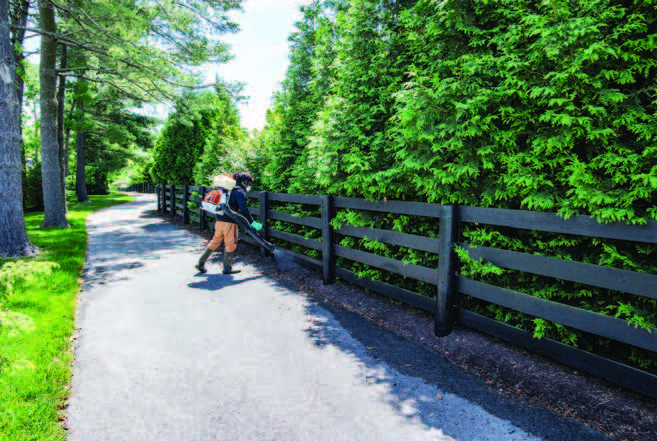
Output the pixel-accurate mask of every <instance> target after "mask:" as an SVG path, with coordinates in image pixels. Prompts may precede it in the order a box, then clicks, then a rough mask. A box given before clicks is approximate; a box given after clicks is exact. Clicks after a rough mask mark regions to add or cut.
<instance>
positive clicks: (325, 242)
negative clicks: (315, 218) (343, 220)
mask: <svg viewBox="0 0 657 441" xmlns="http://www.w3.org/2000/svg"><path fill="white" fill-rule="evenodd" d="M321 200H322V270H323V274H322V281H323V282H324V285H330V284H332V283H334V282H335V254H334V252H333V227H332V226H331V220H332V219H333V197H332V196H330V195H324V196H322V197H321Z"/></svg>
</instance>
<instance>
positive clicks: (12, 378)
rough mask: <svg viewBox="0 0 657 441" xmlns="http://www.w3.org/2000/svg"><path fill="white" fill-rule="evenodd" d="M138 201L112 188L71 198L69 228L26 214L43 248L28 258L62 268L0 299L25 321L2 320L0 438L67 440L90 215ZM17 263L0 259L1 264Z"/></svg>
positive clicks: (34, 239) (32, 236)
mask: <svg viewBox="0 0 657 441" xmlns="http://www.w3.org/2000/svg"><path fill="white" fill-rule="evenodd" d="M132 199H133V198H132V197H129V196H125V195H120V194H118V193H112V194H110V195H108V196H91V202H89V203H84V204H80V203H74V204H71V205H70V206H69V214H68V216H67V218H68V222H69V225H70V226H71V227H70V228H66V229H62V228H47V229H41V228H39V225H40V224H41V221H42V220H43V213H29V214H27V215H26V216H25V222H26V227H27V233H28V236H29V238H30V241H31V242H32V243H33V244H34V245H36V246H37V247H38V248H39V251H40V253H39V255H38V257H35V258H32V259H22V260H30V261H35V262H55V263H57V264H58V265H59V268H56V269H54V270H53V271H52V273H51V274H50V275H46V276H40V277H35V278H34V279H33V280H25V281H22V282H19V283H17V285H16V286H15V290H14V292H13V294H12V295H10V296H8V297H7V298H6V301H5V302H4V305H3V304H2V303H0V308H2V311H0V313H4V316H5V317H7V313H9V314H12V316H13V317H18V318H19V319H20V322H19V323H18V325H19V326H11V325H8V321H7V320H5V321H3V322H2V326H0V440H11V441H20V440H39V441H45V440H48V441H49V440H64V439H65V438H66V436H67V434H66V431H65V430H64V428H63V427H62V425H61V423H62V419H63V418H64V416H65V411H64V407H65V406H66V402H67V398H68V396H69V385H70V380H71V363H72V360H73V353H72V341H71V336H72V333H73V329H74V317H75V310H76V300H77V295H78V292H79V290H80V279H81V274H82V268H83V266H84V261H85V257H86V250H87V231H86V229H85V220H86V218H87V216H88V215H89V214H90V213H92V212H94V211H96V210H99V209H101V208H105V207H109V206H111V205H116V204H122V203H125V202H129V201H131V200H132ZM15 261H16V259H0V267H2V266H3V265H4V264H5V263H8V262H15ZM0 289H4V287H3V288H0ZM0 294H1V292H0ZM5 294H6V292H5ZM1 301H2V296H0V302H1Z"/></svg>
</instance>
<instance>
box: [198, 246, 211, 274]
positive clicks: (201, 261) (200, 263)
mask: <svg viewBox="0 0 657 441" xmlns="http://www.w3.org/2000/svg"><path fill="white" fill-rule="evenodd" d="M210 254H212V250H211V249H210V248H206V249H205V252H204V253H203V255H202V256H201V258H200V259H199V260H198V263H197V264H196V266H194V268H196V269H197V270H199V272H201V273H203V274H205V273H207V272H208V270H207V269H206V268H205V262H207V261H208V259H209V258H210Z"/></svg>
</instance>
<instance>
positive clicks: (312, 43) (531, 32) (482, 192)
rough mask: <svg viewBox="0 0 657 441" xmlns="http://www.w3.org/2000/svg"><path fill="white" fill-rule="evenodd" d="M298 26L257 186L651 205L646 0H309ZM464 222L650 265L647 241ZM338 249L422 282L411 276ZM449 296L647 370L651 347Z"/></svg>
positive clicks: (484, 235) (619, 262)
mask: <svg viewBox="0 0 657 441" xmlns="http://www.w3.org/2000/svg"><path fill="white" fill-rule="evenodd" d="M297 27H298V32H296V33H295V34H293V37H292V42H293V46H292V50H293V55H292V56H291V61H292V64H291V67H290V69H289V70H288V74H287V77H286V80H285V81H284V83H283V86H284V87H283V89H282V91H281V92H280V93H279V94H278V95H277V96H276V99H275V103H274V109H273V110H272V112H271V113H270V115H269V119H268V121H269V125H268V127H266V128H265V130H263V132H262V134H261V137H262V139H263V140H265V142H266V149H264V150H263V152H262V154H263V155H264V156H265V161H263V163H264V164H266V165H265V167H264V169H263V170H262V174H263V184H264V189H265V190H270V191H281V192H293V193H309V194H321V193H330V194H334V195H338V196H352V197H365V198H369V199H374V200H380V199H384V198H387V199H398V200H412V201H422V202H435V203H440V204H447V203H453V204H461V205H472V206H485V207H498V208H513V209H526V210H534V211H550V212H557V213H559V214H560V215H562V216H564V217H569V216H572V215H574V214H583V215H590V216H593V217H595V218H596V219H597V220H598V221H600V222H627V223H632V224H641V223H644V222H645V221H646V220H648V219H657V116H656V111H657V81H656V78H657V57H656V56H655V53H656V52H657V51H656V49H657V1H654V0H648V1H641V0H636V1H619V0H574V1H559V0H556V1H550V2H526V1H521V0H500V1H492V0H491V1H489V0H469V1H461V0H446V1H441V2H437V1H434V0H417V1H392V0H387V1H386V0H343V1H338V0H335V1H315V2H312V4H311V5H310V6H309V7H308V8H307V9H305V15H304V19H303V20H301V21H300V22H299V23H298V24H297ZM342 222H348V223H351V224H353V225H362V226H371V227H375V228H384V229H393V230H396V231H402V232H405V233H411V234H418V235H425V236H429V237H435V235H436V234H438V231H437V225H436V222H428V221H426V220H423V219H421V218H412V217H408V216H391V215H386V216H384V215H377V214H374V213H371V212H369V213H368V212H362V211H357V210H343V211H341V212H339V213H338V218H337V219H336V224H339V223H342ZM280 227H281V228H287V229H289V230H290V231H294V230H295V229H296V227H294V226H291V225H288V226H285V225H281V226H280ZM461 233H462V236H463V239H464V241H465V242H467V243H470V244H473V245H482V246H490V247H496V248H502V249H508V250H513V251H522V252H528V253H536V254H542V255H547V256H553V257H558V258H562V259H570V260H576V261H581V262H588V263H594V264H598V265H606V266H611V267H616V268H622V269H627V270H632V271H640V272H648V273H653V274H657V250H656V247H654V246H648V245H642V244H637V243H630V242H624V241H611V240H599V239H595V238H582V237H575V236H567V235H557V234H547V233H537V232H522V231H518V230H511V229H505V228H491V227H481V226H478V225H473V224H472V225H467V226H464V228H463V230H462V232H461ZM303 234H306V232H303ZM340 240H341V245H343V246H349V247H353V248H357V249H362V250H364V251H369V252H373V253H376V254H379V255H383V256H386V257H391V258H395V259H399V260H403V261H405V262H409V263H416V264H419V265H423V266H429V267H431V266H433V265H435V263H436V258H435V256H432V255H426V253H417V252H414V251H412V250H405V249H401V248H399V247H392V246H384V245H382V244H377V243H374V242H372V241H368V240H360V239H359V240H356V239H353V238H348V237H343V238H340ZM459 255H460V257H461V269H460V270H461V272H462V274H466V275H468V276H470V277H472V278H475V279H477V280H483V281H486V282H488V283H493V284H496V285H499V286H503V287H507V288H511V289H515V290H518V291H522V292H525V293H528V294H531V295H535V296H540V297H544V298H549V299H551V300H554V301H558V302H561V303H565V304H569V305H574V306H577V307H580V308H585V309H588V310H592V311H596V312H599V313H603V314H608V315H613V316H615V317H619V318H623V319H626V320H628V322H629V324H630V325H633V326H641V327H646V328H649V327H655V326H657V314H656V313H657V302H655V301H654V300H649V299H645V298H641V297H638V296H629V295H626V294H623V293H619V292H611V291H608V290H602V289H597V288H593V287H590V286H584V285H578V284H573V283H566V282H563V281H558V280H554V279H549V278H545V277H539V276H532V275H530V274H526V273H518V272H513V271H507V270H504V271H502V270H501V269H499V268H492V267H490V265H485V264H482V263H481V262H474V261H472V259H469V256H468V255H467V253H464V252H463V251H462V250H460V251H459ZM340 264H342V265H345V266H347V267H349V268H350V269H352V270H354V271H356V272H357V273H359V274H361V275H363V276H369V277H373V278H375V279H378V280H382V281H386V282H387V283H391V284H396V285H398V286H402V287H404V288H407V289H411V290H413V291H416V292H420V293H423V294H425V295H427V296H432V295H434V293H433V288H432V287H431V286H428V285H426V284H422V283H419V282H415V281H412V280H406V279H404V278H401V277H399V276H396V275H392V274H390V273H386V272H383V271H379V270H376V269H373V268H368V267H367V266H365V265H359V264H355V263H353V262H343V261H341V262H340ZM461 306H462V307H464V308H468V309H472V310H475V311H477V312H479V313H482V314H485V315H487V316H489V317H494V318H496V319H498V320H501V321H503V322H506V323H510V324H513V325H515V326H518V327H521V328H523V329H527V330H530V331H532V332H533V333H534V335H535V336H536V337H537V338H540V337H550V338H554V339H556V340H559V341H562V342H565V343H568V344H571V345H575V346H578V347H581V348H583V349H586V350H590V351H594V352H596V353H601V354H603V355H605V356H608V357H610V358H614V359H618V360H621V361H623V362H626V363H630V364H632V365H634V366H637V367H640V368H643V369H648V370H651V371H652V372H657V354H654V353H651V352H648V351H643V350H639V349H637V348H631V347H627V346H626V345H619V344H615V343H613V342H610V341H608V340H604V339H601V338H598V337H595V336H590V335H586V334H584V333H581V332H579V331H574V330H572V329H567V328H565V327H563V326H561V325H559V324H557V323H549V322H546V321H545V320H542V319H538V318H536V317H530V316H527V315H524V314H520V313H517V312H514V311H510V310H507V309H505V308H501V307H499V306H496V305H491V304H486V303H484V302H480V301H476V300H475V299H471V298H468V297H465V296H463V297H462V298H461Z"/></svg>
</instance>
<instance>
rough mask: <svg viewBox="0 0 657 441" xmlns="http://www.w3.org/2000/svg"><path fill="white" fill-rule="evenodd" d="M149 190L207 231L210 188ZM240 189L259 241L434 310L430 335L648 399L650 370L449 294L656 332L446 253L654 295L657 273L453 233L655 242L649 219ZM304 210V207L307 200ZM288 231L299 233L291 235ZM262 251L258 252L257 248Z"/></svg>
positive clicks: (652, 336) (594, 326)
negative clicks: (474, 333) (409, 221)
mask: <svg viewBox="0 0 657 441" xmlns="http://www.w3.org/2000/svg"><path fill="white" fill-rule="evenodd" d="M154 188H155V191H156V192H157V207H158V210H159V211H160V212H161V213H163V214H164V213H168V214H169V215H170V216H171V217H174V216H182V217H183V221H184V222H185V223H189V222H194V223H196V224H198V225H199V227H200V229H201V231H204V230H205V229H207V228H212V225H211V223H210V220H212V219H211V215H209V214H208V213H206V212H205V211H203V210H201V209H200V208H199V207H200V203H201V201H202V200H203V196H204V195H205V194H206V193H207V192H208V191H210V190H211V189H210V188H208V187H202V186H188V185H184V186H183V185H181V186H173V185H164V184H162V185H160V186H156V187H154ZM247 196H248V197H249V198H250V199H252V200H254V199H255V200H257V201H258V205H259V206H257V207H250V213H251V214H252V215H253V216H254V217H257V218H259V219H258V220H259V222H260V223H262V224H263V226H264V228H263V229H262V231H261V232H260V234H262V235H263V237H264V238H265V239H267V240H271V239H272V238H273V239H275V240H277V241H278V242H281V241H282V242H284V244H290V245H291V246H297V247H301V248H303V249H305V250H311V251H308V253H310V254H311V255H313V254H312V253H314V255H315V256H318V257H311V256H309V255H306V254H304V253H299V252H295V251H292V250H288V252H289V253H290V254H291V255H292V256H293V257H294V259H295V260H296V261H298V262H299V263H301V264H303V265H306V266H308V267H310V268H313V269H315V270H318V271H321V272H322V278H323V280H324V283H326V284H330V283H333V282H334V281H335V279H336V278H339V279H341V280H344V281H346V282H349V283H353V284H355V285H358V286H360V287H363V288H366V289H369V290H372V291H374V292H377V293H380V294H383V295H385V296H388V297H390V298H392V299H395V300H398V301H402V302H405V303H407V304H409V305H412V306H414V307H416V308H419V309H421V310H424V311H427V312H429V313H431V314H434V316H435V333H436V335H437V336H445V335H448V334H449V333H450V332H451V331H452V329H453V326H454V325H455V323H460V324H463V325H466V326H470V327H473V328H476V329H478V330H480V331H482V332H486V333H488V334H491V335H493V336H496V337H498V338H502V339H504V340H507V341H510V342H512V343H514V344H517V345H519V346H521V347H524V348H526V349H529V350H531V351H534V352H536V353H539V354H542V355H545V356H548V357H551V358H553V359H555V360H557V361H559V362H562V363H564V364H567V365H569V366H573V367H575V368H577V369H580V370H583V371H587V372H589V373H592V374H594V375H597V376H600V377H602V378H605V379H608V380H611V381H612V382H615V383H617V384H620V385H622V386H624V387H627V388H630V389H633V390H635V391H638V392H641V393H643V394H646V395H648V396H651V397H653V398H657V376H656V375H652V374H650V373H648V372H644V371H641V370H639V369H635V368H632V367H630V366H627V365H624V364H622V363H618V362H616V361H613V360H610V359H607V358H604V357H601V356H598V355H594V354H591V353H589V352H586V351H583V350H581V349H577V348H575V347H572V346H568V345H565V344H563V343H559V342H557V341H553V340H550V339H548V338H542V339H536V338H533V335H532V333H531V332H528V331H524V330H522V329H519V328H516V327H513V326H510V325H507V324H504V323H501V322H498V321H495V320H494V319H491V318H487V317H484V316H481V315H479V314H476V313H474V312H472V311H468V310H465V309H459V308H458V306H457V305H458V298H457V296H458V294H464V295H467V296H470V297H473V298H476V299H480V300H484V301H486V302H489V303H493V304H496V305H500V306H503V307H506V308H509V309H512V310H515V311H519V312H523V313H525V314H528V315H530V316H534V317H539V318H543V319H545V320H549V321H553V322H556V323H560V324H562V325H565V326H569V327H571V328H574V329H578V330H581V331H584V332H587V333H590V334H594V335H598V336H600V337H605V338H609V339H612V340H615V341H618V342H621V343H625V344H629V345H632V346H635V347H638V348H643V349H646V350H648V351H652V352H657V329H655V328H652V329H648V330H647V329H643V328H637V327H635V326H632V325H630V324H629V323H628V322H627V321H626V320H623V319H619V318H615V317H613V316H608V315H603V314H601V313H596V312H593V311H589V310H584V309H581V308H577V307H575V306H569V305H566V304H562V303H559V302H555V301H553V300H548V299H544V298H540V297H537V296H533V295H531V294H529V293H523V292H518V291H514V290H511V289H507V288H502V287H498V286H494V285H490V284H488V283H483V282H480V281H477V280H472V279H470V278H467V277H463V276H460V275H458V273H459V270H458V269H459V263H458V261H457V257H456V253H455V252H454V248H455V247H457V246H458V247H460V248H463V249H465V250H466V251H467V252H468V255H469V257H471V258H472V259H474V260H479V259H482V260H483V261H484V262H486V263H489V264H492V265H495V266H498V267H501V268H505V269H509V270H515V271H521V272H523V273H528V274H535V275H539V276H545V277H552V278H554V279H558V280H565V281H570V282H575V283H581V284H585V285H590V286H594V287H599V288H602V289H608V290H614V291H620V292H624V293H628V294H630V295H636V296H643V297H646V298H649V299H657V275H653V274H647V273H639V272H634V271H627V270H621V269H616V268H610V267H605V266H600V265H594V264H590V263H582V262H577V261H570V260H564V259H558V258H554V257H546V256H541V255H537V254H529V253H522V252H517V251H510V250H502V249H496V248H491V247H484V246H473V245H470V244H467V243H464V242H463V241H462V240H461V238H460V237H459V232H460V231H461V228H462V225H464V224H472V223H475V224H484V225H493V226H499V227H508V228H515V229H524V230H531V231H542V232H548V233H558V234H571V235H578V236H587V237H594V238H605V239H616V240H625V241H632V242H642V243H651V244H657V222H656V221H648V222H647V223H645V224H643V225H626V224H620V223H614V224H600V223H598V222H597V221H596V220H595V219H592V218H590V217H588V216H572V217H571V218H569V219H564V218H562V217H559V216H558V215H556V214H554V213H542V212H531V211H523V210H507V209H497V208H481V207H464V206H451V205H438V204H427V203H421V202H405V201H387V200H386V201H370V200H366V199H356V198H344V197H332V196H315V195H300V194H285V193H269V192H249V193H248V194H247ZM281 204H282V205H286V204H288V205H286V206H288V207H289V206H297V205H301V206H310V212H311V213H312V212H315V213H316V214H315V215H314V216H312V215H311V216H309V215H307V214H304V215H295V214H294V213H289V212H282V211H277V210H276V208H275V207H277V206H279V205H281ZM299 208H301V207H299ZM304 210H305V211H306V213H308V208H307V207H306V208H304ZM339 210H363V211H371V212H380V213H392V214H400V215H405V216H418V217H424V218H427V219H428V220H429V221H430V220H431V219H435V220H436V221H435V224H436V228H435V230H434V231H433V233H431V234H430V235H431V236H432V237H425V236H419V235H416V234H409V233H403V232H398V231H391V230H384V229H376V228H366V227H361V226H355V225H348V224H342V225H340V226H339V227H334V226H333V223H332V221H333V220H334V218H335V216H336V212H337V211H339ZM286 211H290V209H289V208H288V209H286ZM279 222H280V223H282V225H284V228H285V229H286V230H287V231H283V230H280V229H276V228H273V227H272V226H270V225H275V224H276V225H278V224H277V223H279ZM291 231H294V232H291ZM302 231H303V233H302ZM308 231H311V232H312V234H309V233H308ZM295 232H298V233H299V234H295ZM309 236H311V237H309ZM344 237H353V238H356V239H366V240H370V241H374V242H377V243H384V244H388V245H394V246H399V247H403V248H407V249H410V250H417V251H422V252H425V253H429V255H434V256H436V257H437V261H438V263H437V265H436V266H431V265H429V266H423V265H418V264H409V263H404V262H402V261H399V260H396V259H391V258H387V257H383V256H380V255H377V254H375V253H372V252H368V251H362V250H357V249H353V248H349V247H344V246H341V245H339V244H338V243H339V242H340V240H341V238H344ZM240 239H241V240H244V241H246V242H248V243H251V244H252V245H255V246H257V242H256V241H255V240H253V239H252V238H250V237H248V236H247V235H242V237H241V238H240ZM278 242H277V243H278ZM279 246H280V245H279ZM291 246H288V248H291ZM262 252H263V254H264V253H265V251H264V250H263V251H262ZM347 261H349V262H357V263H359V264H364V265H367V266H369V267H372V268H377V269H380V270H383V271H386V272H389V273H393V274H398V275H400V276H402V277H404V278H408V279H413V280H417V281H420V282H424V283H426V284H429V285H426V286H434V287H435V291H434V292H435V293H436V295H435V299H433V298H429V297H427V296H426V295H421V294H418V293H415V292H412V291H409V290H407V289H403V288H400V287H397V286H393V285H390V284H388V283H385V282H382V281H379V280H372V279H369V278H364V277H359V276H358V274H356V273H355V272H353V271H351V270H350V269H348V268H343V267H341V265H344V264H345V262H347ZM346 266H349V265H346Z"/></svg>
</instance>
